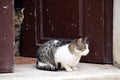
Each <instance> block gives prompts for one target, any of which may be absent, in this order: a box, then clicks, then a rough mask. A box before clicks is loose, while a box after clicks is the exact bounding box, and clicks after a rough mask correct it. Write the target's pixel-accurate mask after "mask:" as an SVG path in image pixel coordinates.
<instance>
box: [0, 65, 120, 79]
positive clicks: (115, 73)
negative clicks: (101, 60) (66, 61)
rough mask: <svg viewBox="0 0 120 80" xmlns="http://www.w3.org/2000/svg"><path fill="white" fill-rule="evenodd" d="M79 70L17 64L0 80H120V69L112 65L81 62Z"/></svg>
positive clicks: (1, 76)
mask: <svg viewBox="0 0 120 80" xmlns="http://www.w3.org/2000/svg"><path fill="white" fill-rule="evenodd" d="M77 67H78V70H77V71H72V72H66V71H43V70H38V69H36V68H35V64H17V65H15V72H14V73H7V74H0V80H120V69H118V68H116V67H113V66H112V65H108V64H106V65H101V64H90V63H79V64H78V66H77Z"/></svg>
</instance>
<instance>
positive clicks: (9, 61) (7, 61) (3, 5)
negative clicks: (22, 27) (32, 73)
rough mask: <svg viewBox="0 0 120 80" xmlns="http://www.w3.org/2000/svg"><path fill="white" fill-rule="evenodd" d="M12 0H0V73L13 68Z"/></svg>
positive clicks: (10, 70) (11, 70)
mask: <svg viewBox="0 0 120 80" xmlns="http://www.w3.org/2000/svg"><path fill="white" fill-rule="evenodd" d="M13 7H14V4H13V0H0V73H1V72H13V70H14V46H13V42H14V35H13V31H14V27H13V10H14V9H13Z"/></svg>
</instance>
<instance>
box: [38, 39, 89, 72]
mask: <svg viewBox="0 0 120 80" xmlns="http://www.w3.org/2000/svg"><path fill="white" fill-rule="evenodd" d="M88 53H89V48H88V44H87V43H86V39H84V40H83V39H82V38H79V39H77V40H73V41H72V42H70V43H67V44H63V42H62V41H60V40H50V41H47V42H45V43H44V44H42V45H41V46H40V47H39V49H38V53H37V62H36V68H37V69H40V70H50V71H57V70H60V69H65V70H66V71H74V70H77V68H76V65H77V64H78V63H79V61H80V59H81V56H86V55H87V54H88Z"/></svg>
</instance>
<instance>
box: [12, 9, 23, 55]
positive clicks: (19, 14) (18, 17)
mask: <svg viewBox="0 0 120 80" xmlns="http://www.w3.org/2000/svg"><path fill="white" fill-rule="evenodd" d="M23 12H24V8H22V9H21V8H15V16H14V26H15V55H16V56H18V55H20V51H19V47H20V37H21V24H22V21H23V19H24V13H23Z"/></svg>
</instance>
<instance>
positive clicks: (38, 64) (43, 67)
mask: <svg viewBox="0 0 120 80" xmlns="http://www.w3.org/2000/svg"><path fill="white" fill-rule="evenodd" d="M36 68H37V69H39V70H47V71H58V69H57V68H56V67H55V66H53V65H52V64H45V63H41V62H39V61H37V62H36Z"/></svg>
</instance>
